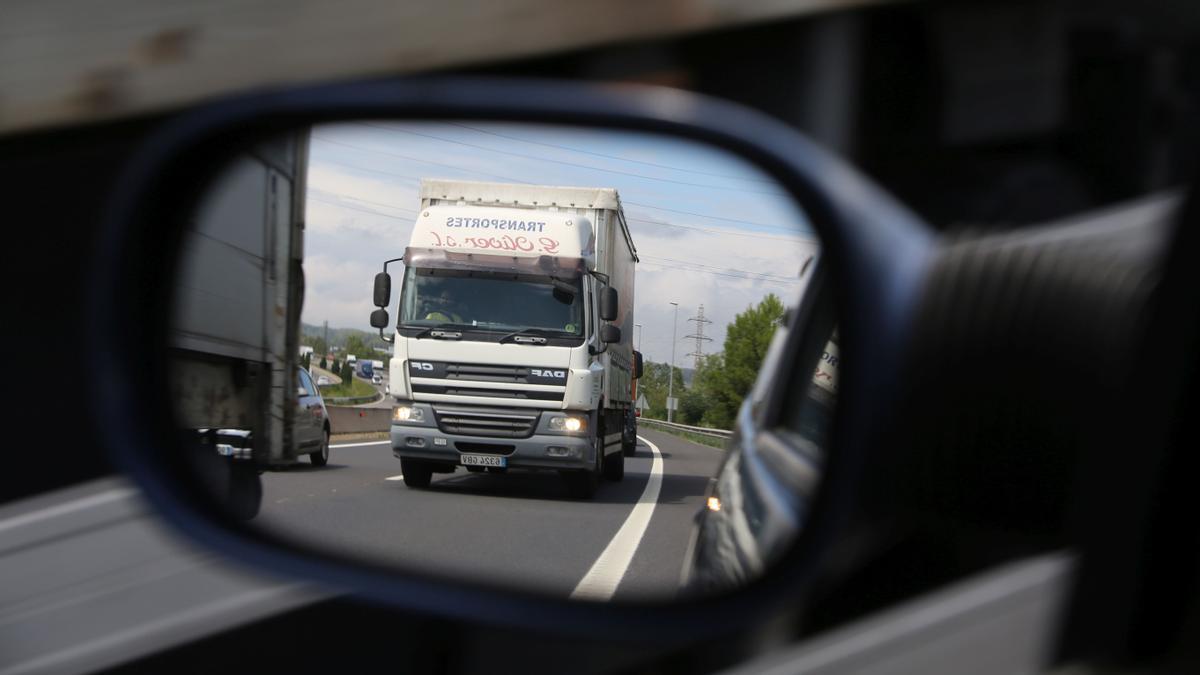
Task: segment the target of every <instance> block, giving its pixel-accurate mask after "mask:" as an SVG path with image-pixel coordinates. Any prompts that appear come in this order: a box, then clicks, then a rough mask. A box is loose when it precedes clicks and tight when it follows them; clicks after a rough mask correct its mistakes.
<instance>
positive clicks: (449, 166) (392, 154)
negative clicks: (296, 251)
mask: <svg viewBox="0 0 1200 675" xmlns="http://www.w3.org/2000/svg"><path fill="white" fill-rule="evenodd" d="M313 138H316V139H317V140H318V141H321V142H322V143H331V144H333V145H340V146H342V147H345V148H350V149H351V150H358V151H360V152H373V153H376V154H379V155H386V156H388V157H399V158H400V159H407V160H409V161H413V162H421V163H423V164H432V165H433V166H440V167H443V168H447V169H453V170H455V171H464V172H467V173H477V174H480V175H483V176H491V177H492V178H499V179H501V180H507V181H513V182H517V183H525V184H528V183H529V182H528V181H523V180H517V179H515V178H509V177H508V176H501V175H498V174H494V173H488V172H486V171H479V170H477V169H464V168H462V167H459V166H454V165H453V164H446V163H444V162H434V161H432V160H428V159H421V158H419V157H412V156H410V155H402V154H400V153H398V152H389V151H387V150H379V149H377V148H365V147H363V146H361V145H354V144H353V143H343V142H342V141H334V140H330V139H328V138H324V137H321V136H317V135H315V134H314V135H313ZM326 161H333V160H326ZM334 163H335V164H339V163H340V162H334ZM368 170H369V169H368ZM381 173H386V172H381ZM396 175H398V176H400V175H403V174H396ZM405 178H415V177H413V176H405ZM416 180H421V179H420V178H416Z"/></svg>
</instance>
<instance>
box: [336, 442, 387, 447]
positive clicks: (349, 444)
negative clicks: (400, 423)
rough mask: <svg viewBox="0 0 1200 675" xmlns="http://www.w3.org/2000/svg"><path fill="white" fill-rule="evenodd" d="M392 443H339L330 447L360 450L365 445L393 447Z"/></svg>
mask: <svg viewBox="0 0 1200 675" xmlns="http://www.w3.org/2000/svg"><path fill="white" fill-rule="evenodd" d="M391 443H392V442H391V441H370V442H368V443H338V444H337V445H330V446H329V447H331V448H359V447H362V446H364V445H391Z"/></svg>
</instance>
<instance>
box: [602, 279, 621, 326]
mask: <svg viewBox="0 0 1200 675" xmlns="http://www.w3.org/2000/svg"><path fill="white" fill-rule="evenodd" d="M619 304H620V303H619V299H618V297H617V289H615V288H613V287H612V286H605V287H604V289H603V290H602V291H600V319H601V320H602V321H615V320H616V319H617V307H618V306H619Z"/></svg>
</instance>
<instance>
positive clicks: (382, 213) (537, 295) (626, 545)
mask: <svg viewBox="0 0 1200 675" xmlns="http://www.w3.org/2000/svg"><path fill="white" fill-rule="evenodd" d="M185 229H186V237H185V243H184V247H183V250H182V253H181V256H180V258H179V264H178V266H177V278H176V279H175V280H174V285H175V295H174V297H175V299H176V302H175V305H174V307H173V315H172V326H171V331H170V335H171V344H170V348H171V355H172V361H171V383H172V384H171V386H172V391H171V392H170V395H171V396H172V400H173V401H174V402H175V411H176V423H177V425H178V426H179V428H180V430H181V438H183V439H184V442H183V446H184V448H185V449H184V450H183V452H186V453H188V457H189V458H190V461H191V462H192V463H193V464H194V466H195V470H196V473H197V479H198V480H201V481H203V482H204V483H205V484H206V485H208V486H210V487H211V489H212V490H213V491H214V494H215V495H216V496H217V497H218V498H219V500H220V503H222V504H223V505H225V507H227V508H228V509H229V512H230V514H231V515H233V516H234V517H237V518H240V519H243V520H246V521H248V522H249V523H250V524H251V525H253V526H254V527H255V528H257V529H258V530H259V531H262V532H264V533H269V534H271V535H273V536H275V537H282V538H286V539H288V540H290V541H292V542H295V543H299V544H301V545H303V546H304V547H307V548H310V549H320V550H322V551H325V552H332V553H334V554H336V555H338V556H341V557H343V558H346V559H353V560H357V561H366V562H370V563H372V564H382V565H386V566H391V567H393V568H395V569H398V570H404V571H406V572H410V573H411V572H420V573H427V574H434V575H440V576H442V577H452V578H455V579H468V580H471V581H473V582H482V583H488V584H495V585H503V586H507V587H519V588H523V589H531V590H535V591H538V592H543V593H550V594H554V595H557V596H561V597H572V598H578V599H581V600H590V601H610V600H613V599H616V600H621V599H628V600H639V601H644V600H647V599H670V598H675V597H679V596H680V595H681V594H687V593H693V592H709V591H712V590H713V589H725V588H730V587H733V586H736V585H737V584H739V583H744V582H745V581H746V580H748V579H750V578H752V577H753V576H754V575H755V574H759V573H761V571H762V570H764V569H766V567H767V566H768V565H769V563H770V562H771V560H772V559H773V558H774V557H775V556H777V555H778V554H779V552H780V551H782V550H784V549H785V548H786V546H787V544H789V543H790V542H791V541H792V540H793V538H794V536H795V535H796V534H798V533H799V532H800V531H801V530H802V528H803V520H804V514H805V505H806V500H807V496H806V495H809V494H811V491H812V489H813V487H814V486H815V484H816V482H817V479H818V478H819V476H820V466H821V463H822V461H823V458H824V450H825V449H826V446H827V428H826V427H827V424H828V420H829V419H830V418H831V416H832V403H833V400H834V395H835V393H836V386H835V382H834V380H835V377H836V372H837V368H836V364H837V350H836V346H835V344H836V343H835V342H829V340H830V336H831V334H832V331H833V325H832V322H831V321H826V322H825V323H824V324H819V322H818V323H813V324H812V326H810V325H808V324H804V325H793V329H792V330H791V331H787V330H786V329H784V328H781V326H782V325H783V323H784V321H783V318H784V317H785V315H789V316H790V315H798V314H797V313H798V311H799V309H800V308H802V307H804V306H810V305H812V304H813V303H811V302H806V303H804V304H803V305H802V301H804V300H805V298H806V296H807V295H808V294H810V293H817V292H818V290H820V287H819V286H818V284H816V283H810V282H811V281H812V280H813V279H814V270H816V269H818V267H819V265H818V264H817V261H818V260H819V253H820V246H819V244H818V242H817V241H816V238H815V235H814V233H813V230H812V228H811V226H810V225H809V223H808V221H807V219H806V217H805V214H804V213H803V212H802V211H801V209H800V207H799V206H798V205H797V204H796V203H795V201H794V200H793V199H792V198H791V197H790V196H789V195H788V194H786V193H785V191H784V190H783V188H782V187H781V186H780V185H779V184H777V183H776V182H775V181H774V180H773V179H771V178H770V177H769V176H767V175H766V174H764V173H763V172H762V171H761V170H759V169H758V168H756V167H755V166H754V165H752V164H750V163H748V162H747V161H746V160H744V159H742V158H740V157H738V156H736V155H733V154H731V153H729V152H728V151H725V150H721V149H718V148H715V147H711V146H708V145H704V144H701V143H699V142H696V141H692V140H686V139H681V138H675V137H670V136H665V135H656V134H650V133H643V132H630V131H620V130H612V129H601V128H579V127H567V126H549V125H540V124H527V123H525V124H523V123H500V122H479V121H470V122H463V121H452V120H438V121H432V120H431V121H396V120H382V121H380V120H363V121H359V122H349V123H347V122H340V123H337V124H327V125H319V126H316V127H313V128H311V129H304V130H298V131H295V132H293V133H288V134H283V135H280V136H279V137H275V138H271V139H263V140H262V142H261V143H259V144H257V145H255V146H254V147H247V148H245V149H244V152H242V153H241V154H240V155H239V156H238V157H236V158H234V159H232V160H231V161H230V162H229V163H228V165H227V166H226V167H225V168H224V170H223V171H222V172H221V173H220V174H219V175H217V176H215V177H214V178H213V180H212V181H211V183H210V184H209V185H208V186H207V192H206V193H205V194H204V195H203V198H202V199H201V200H200V202H199V206H198V207H197V209H196V210H195V212H194V213H191V214H188V217H187V222H186V224H185ZM383 275H386V276H383ZM608 289H612V290H613V291H615V293H611V292H609V291H608ZM822 292H828V291H827V290H825V291H822ZM606 296H607V297H606ZM602 298H605V300H603V301H602V300H601V299H602ZM612 301H615V307H612V308H609V307H607V306H606V307H605V308H604V310H602V309H601V306H602V304H603V305H607V304H608V303H610V302H612ZM609 309H611V310H612V311H611V312H610V311H609ZM808 313H809V314H812V312H808ZM609 314H611V315H612V317H613V318H611V320H609V319H607V318H605V317H606V316H608V315H609ZM800 319H801V323H803V321H804V317H803V316H801V317H800ZM606 336H607V337H615V338H616V339H615V341H612V342H606V341H605V340H604V339H603V338H604V337H606ZM827 342H829V344H828V345H827V346H826V347H825V348H824V349H822V346H825V345H826V343H827ZM814 344H815V345H816V348H815V349H814V348H813V347H812V345H814ZM792 351H795V352H796V353H800V354H806V355H807V356H802V357H801V358H800V359H798V360H796V359H792V360H788V359H784V361H787V362H788V363H791V362H792V361H795V362H796V363H797V364H798V365H794V366H792V367H793V370H792V371H788V372H784V371H782V370H781V368H782V366H781V365H780V363H781V355H782V354H786V353H790V352H792ZM639 361H640V362H641V363H642V364H643V373H642V375H641V377H640V378H635V377H634V373H635V372H636V366H635V364H636V363H638V362H639ZM794 373H800V375H799V376H796V375H794ZM806 382H807V385H806V384H805V383H806ZM792 389H794V391H793V390H792ZM809 393H811V394H812V395H806V394H809ZM772 397H782V398H780V400H781V401H783V402H784V403H783V404H782V405H783V406H784V407H785V408H787V410H784V411H783V412H782V413H780V414H778V415H775V417H772V418H768V416H767V411H769V410H770V409H771V406H769V405H765V402H768V401H769V400H771V399H772ZM772 414H773V415H774V413H772ZM775 426H779V427H780V430H781V431H786V432H787V433H781V434H779V435H778V436H777V437H778V438H782V439H784V440H785V441H786V442H785V443H784V444H783V445H782V446H780V447H782V448H785V449H784V450H780V448H775V450H774V452H776V453H779V452H785V453H786V452H794V453H795V454H796V457H795V461H790V462H789V461H778V456H777V455H776V456H771V457H760V456H759V453H758V445H759V444H760V439H759V436H760V433H759V432H761V431H763V430H765V429H768V428H774V427H775ZM694 580H701V581H702V583H699V582H694Z"/></svg>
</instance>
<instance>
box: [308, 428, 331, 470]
mask: <svg viewBox="0 0 1200 675" xmlns="http://www.w3.org/2000/svg"><path fill="white" fill-rule="evenodd" d="M308 461H310V462H312V465H313V466H325V465H326V464H328V463H329V432H328V431H326V432H325V435H324V436H323V437H322V439H321V449H320V450H317V451H316V452H310V453H308Z"/></svg>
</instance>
